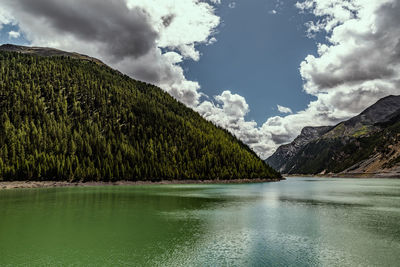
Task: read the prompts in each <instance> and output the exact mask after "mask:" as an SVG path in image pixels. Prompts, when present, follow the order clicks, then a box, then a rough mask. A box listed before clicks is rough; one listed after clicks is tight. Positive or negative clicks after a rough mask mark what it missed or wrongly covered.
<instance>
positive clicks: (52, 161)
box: [0, 52, 280, 181]
mask: <svg viewBox="0 0 400 267" xmlns="http://www.w3.org/2000/svg"><path fill="white" fill-rule="evenodd" d="M0 116H1V117H0V180H69V181H78V180H79V181H88V180H92V181H93V180H98V181H99V180H102V181H114V180H159V179H235V178H267V177H280V175H279V174H278V173H276V172H275V171H274V170H273V169H272V168H270V167H269V166H268V165H266V164H265V163H264V162H263V161H261V160H260V159H259V158H258V157H257V156H256V155H255V154H254V153H253V152H252V151H251V150H250V149H249V148H248V147H247V146H245V145H244V144H243V143H241V142H240V141H238V140H237V139H236V138H234V137H233V136H232V135H230V134H229V133H228V132H227V131H225V130H223V129H221V128H218V127H216V126H214V125H213V124H212V123H210V122H207V121H206V120H204V119H203V118H201V116H200V115H199V114H198V113H196V112H194V111H192V110H191V109H189V108H186V107H185V106H184V105H183V104H181V103H179V102H178V101H176V100H175V99H173V98H172V97H171V96H170V95H168V94H167V93H165V92H164V91H162V90H161V89H159V88H157V87H155V86H152V85H149V84H146V83H142V82H138V81H135V80H132V79H130V78H129V77H127V76H125V75H122V74H120V73H119V72H117V71H115V70H112V69H111V68H108V67H106V66H102V65H98V64H95V63H93V62H89V61H83V60H77V59H71V58H67V57H41V56H36V55H24V54H20V53H12V52H1V53H0Z"/></svg>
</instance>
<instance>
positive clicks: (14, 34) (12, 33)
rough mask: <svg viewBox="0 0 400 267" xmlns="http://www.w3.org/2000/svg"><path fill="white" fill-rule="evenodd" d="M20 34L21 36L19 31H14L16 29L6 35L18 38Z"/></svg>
mask: <svg viewBox="0 0 400 267" xmlns="http://www.w3.org/2000/svg"><path fill="white" fill-rule="evenodd" d="M20 36H21V34H20V33H19V32H16V31H10V32H8V37H9V38H19V37H20Z"/></svg>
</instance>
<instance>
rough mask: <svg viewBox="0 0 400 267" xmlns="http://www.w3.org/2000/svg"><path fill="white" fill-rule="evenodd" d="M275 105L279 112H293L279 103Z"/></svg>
mask: <svg viewBox="0 0 400 267" xmlns="http://www.w3.org/2000/svg"><path fill="white" fill-rule="evenodd" d="M276 106H277V108H278V111H279V112H280V113H293V111H292V110H291V109H290V108H288V107H284V106H281V105H276Z"/></svg>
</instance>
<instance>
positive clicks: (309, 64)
mask: <svg viewBox="0 0 400 267" xmlns="http://www.w3.org/2000/svg"><path fill="white" fill-rule="evenodd" d="M296 6H297V8H299V10H300V12H305V13H311V14H312V15H314V16H315V21H313V22H308V23H306V27H307V30H306V32H307V33H308V34H309V35H310V36H311V35H313V34H316V33H318V32H322V33H324V34H325V35H326V36H327V40H326V43H321V44H318V55H317V56H313V55H309V56H307V57H306V58H305V60H304V61H303V62H302V63H301V65H300V75H301V77H302V78H303V81H304V91H305V92H306V93H308V94H310V95H313V96H314V97H316V100H315V101H312V102H310V103H309V104H308V106H307V108H306V109H305V110H303V111H300V112H297V113H295V114H290V115H287V116H276V117H271V118H268V119H267V121H266V122H265V123H264V124H263V125H261V126H260V127H258V126H257V124H255V122H251V121H250V122H247V121H245V119H244V117H239V114H243V112H240V113H238V114H236V116H234V118H235V119H232V118H231V117H226V116H225V115H224V114H223V113H224V112H223V110H224V109H225V108H224V107H225V105H223V107H222V108H221V107H218V106H214V105H212V104H211V103H206V104H204V105H203V106H201V107H202V108H203V109H205V108H208V113H207V112H205V111H204V110H203V111H202V112H201V113H202V114H205V115H204V116H205V117H206V118H209V119H211V120H213V121H215V122H216V123H218V124H219V125H221V126H223V127H225V128H227V129H230V130H231V131H232V132H234V133H235V134H236V135H237V136H238V137H239V138H241V139H242V140H244V141H245V142H247V143H248V144H249V145H250V147H252V148H253V150H255V151H256V152H257V153H258V154H259V155H260V156H261V157H263V158H266V157H268V156H269V155H271V153H273V152H274V151H275V149H276V148H277V147H278V146H279V145H281V144H284V143H288V142H290V141H292V140H293V139H294V138H295V137H296V136H297V135H298V134H299V133H300V131H301V129H302V128H303V127H305V126H321V125H334V124H336V123H338V122H340V121H343V120H345V119H348V118H350V117H352V116H355V115H357V114H358V113H360V112H361V111H362V110H364V109H365V108H367V107H368V106H370V105H372V104H373V103H375V102H376V101H377V100H379V99H380V98H382V97H384V96H387V95H390V94H395V95H398V94H399V93H400V27H399V25H400V16H399V14H400V0H306V1H302V2H298V3H297V4H296ZM242 101H245V100H244V99H243V100H242ZM278 108H279V107H278ZM245 110H246V112H248V108H247V109H245ZM282 111H284V110H282ZM229 122H231V124H229Z"/></svg>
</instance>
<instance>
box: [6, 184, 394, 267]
mask: <svg viewBox="0 0 400 267" xmlns="http://www.w3.org/2000/svg"><path fill="white" fill-rule="evenodd" d="M399 199H400V180H376V179H368V180H358V179H332V180H330V179H317V178H296V179H288V180H287V181H284V182H279V183H266V184H248V185H170V186H140V187H92V188H57V189H33V190H26V189H24V190H10V191H0V217H1V220H0V265H7V264H9V265H13V266H15V265H18V264H19V265H26V264H29V265H36V266H42V265H85V266H86V265H93V266H102V265H103V266H109V265H113V266H115V265H117V266H118V265H120V266H124V265H142V266H143V265H147V266H188V265H190V266H332V265H334V266H354V265H357V266H395V265H396V264H398V262H400V256H399V253H398V251H400V250H399V249H400V230H399V229H400V227H399V224H400V202H399Z"/></svg>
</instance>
